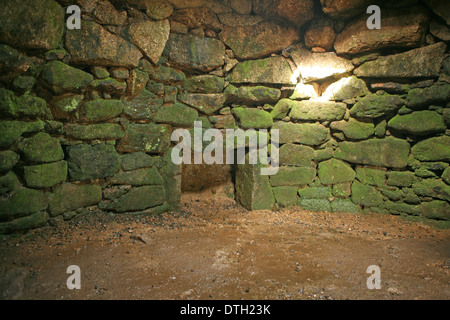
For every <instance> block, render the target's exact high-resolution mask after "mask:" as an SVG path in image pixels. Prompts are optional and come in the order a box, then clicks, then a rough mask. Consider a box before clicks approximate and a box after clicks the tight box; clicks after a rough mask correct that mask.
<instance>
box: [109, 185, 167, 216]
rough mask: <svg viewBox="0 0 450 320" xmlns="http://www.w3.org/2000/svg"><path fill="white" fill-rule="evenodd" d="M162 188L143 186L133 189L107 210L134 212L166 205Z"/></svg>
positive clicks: (111, 204)
mask: <svg viewBox="0 0 450 320" xmlns="http://www.w3.org/2000/svg"><path fill="white" fill-rule="evenodd" d="M164 197H165V195H164V188H163V187H162V186H142V187H136V188H133V189H131V190H130V191H129V192H128V193H126V194H124V195H123V196H121V197H119V198H118V199H115V200H113V202H111V203H110V204H109V205H108V206H107V207H106V209H108V210H113V211H115V212H119V213H121V212H132V211H141V210H145V209H148V208H153V207H156V206H159V205H162V204H163V203H164Z"/></svg>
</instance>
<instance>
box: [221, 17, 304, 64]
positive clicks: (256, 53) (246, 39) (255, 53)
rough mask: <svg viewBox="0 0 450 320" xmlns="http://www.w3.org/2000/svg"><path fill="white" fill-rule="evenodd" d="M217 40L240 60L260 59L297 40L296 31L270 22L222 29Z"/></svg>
mask: <svg viewBox="0 0 450 320" xmlns="http://www.w3.org/2000/svg"><path fill="white" fill-rule="evenodd" d="M219 38H220V40H222V41H223V42H224V43H225V44H226V45H227V46H229V47H230V48H231V49H232V50H233V52H234V54H235V56H236V58H238V59H241V60H249V59H258V58H262V57H264V56H267V55H268V54H270V53H273V52H278V51H281V50H283V49H284V48H286V47H288V46H289V45H291V44H292V43H294V42H296V41H298V40H299V37H298V34H297V30H296V29H294V28H289V27H283V26H280V25H278V24H275V23H272V22H262V23H260V24H258V25H256V26H247V27H236V28H232V27H224V28H223V30H222V32H221V33H220V34H219Z"/></svg>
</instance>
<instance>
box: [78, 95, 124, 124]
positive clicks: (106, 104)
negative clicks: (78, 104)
mask: <svg viewBox="0 0 450 320" xmlns="http://www.w3.org/2000/svg"><path fill="white" fill-rule="evenodd" d="M123 108H124V105H123V102H122V101H120V100H114V99H111V100H105V99H97V100H92V101H88V102H86V103H84V104H83V117H84V118H85V119H86V120H87V121H105V120H109V119H112V118H115V117H117V116H118V115H120V114H121V113H122V111H123Z"/></svg>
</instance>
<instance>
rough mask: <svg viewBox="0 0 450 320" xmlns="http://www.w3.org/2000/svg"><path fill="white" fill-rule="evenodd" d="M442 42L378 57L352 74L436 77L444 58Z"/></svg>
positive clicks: (363, 75) (391, 76) (375, 76)
mask: <svg viewBox="0 0 450 320" xmlns="http://www.w3.org/2000/svg"><path fill="white" fill-rule="evenodd" d="M445 48H446V45H445V44H444V43H443V42H439V43H436V44H432V45H429V46H426V47H423V48H418V49H413V50H410V51H407V52H403V53H398V54H393V55H389V56H384V57H380V58H378V59H376V60H374V61H368V62H366V63H364V64H363V65H361V66H360V67H358V68H357V69H355V71H354V74H355V75H356V76H360V77H372V78H418V77H436V76H438V74H439V69H440V68H441V65H442V61H443V60H444V58H445Z"/></svg>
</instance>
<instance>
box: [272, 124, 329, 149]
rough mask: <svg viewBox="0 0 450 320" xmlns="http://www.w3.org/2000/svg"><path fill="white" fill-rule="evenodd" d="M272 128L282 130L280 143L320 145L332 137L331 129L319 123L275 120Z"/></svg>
mask: <svg viewBox="0 0 450 320" xmlns="http://www.w3.org/2000/svg"><path fill="white" fill-rule="evenodd" d="M272 129H277V130H279V131H280V132H279V133H280V143H281V144H284V143H301V144H305V145H308V146H316V145H320V144H322V143H324V142H326V141H328V140H329V139H330V137H329V135H330V132H329V129H328V128H326V127H324V126H323V125H321V124H318V123H299V124H297V123H292V122H282V121H278V122H275V123H274V125H273V126H272Z"/></svg>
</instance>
